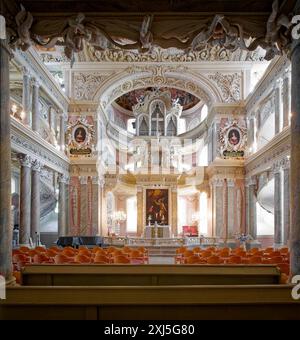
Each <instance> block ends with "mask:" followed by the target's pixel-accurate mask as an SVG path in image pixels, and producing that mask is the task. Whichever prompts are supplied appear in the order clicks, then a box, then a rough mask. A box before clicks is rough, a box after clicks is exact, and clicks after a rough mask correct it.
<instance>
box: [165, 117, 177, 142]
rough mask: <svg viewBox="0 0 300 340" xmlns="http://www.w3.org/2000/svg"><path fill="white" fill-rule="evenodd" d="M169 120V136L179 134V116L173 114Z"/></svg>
mask: <svg viewBox="0 0 300 340" xmlns="http://www.w3.org/2000/svg"><path fill="white" fill-rule="evenodd" d="M167 121H168V125H167V136H173V137H174V136H177V117H175V116H174V115H172V116H171V117H170V118H169V119H168V120H167Z"/></svg>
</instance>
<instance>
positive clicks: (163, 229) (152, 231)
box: [144, 225, 171, 239]
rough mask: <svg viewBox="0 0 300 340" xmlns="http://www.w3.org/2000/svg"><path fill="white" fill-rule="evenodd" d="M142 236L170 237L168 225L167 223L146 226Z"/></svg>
mask: <svg viewBox="0 0 300 340" xmlns="http://www.w3.org/2000/svg"><path fill="white" fill-rule="evenodd" d="M144 238H148V239H149V238H171V232H170V227H169V226H168V225H159V226H146V227H145V229H144Z"/></svg>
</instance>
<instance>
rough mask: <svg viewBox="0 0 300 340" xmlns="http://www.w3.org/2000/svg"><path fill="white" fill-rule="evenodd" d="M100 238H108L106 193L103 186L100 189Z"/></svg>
mask: <svg viewBox="0 0 300 340" xmlns="http://www.w3.org/2000/svg"><path fill="white" fill-rule="evenodd" d="M101 212H102V214H101V236H108V224H107V192H106V190H105V189H104V184H103V186H102V188H101Z"/></svg>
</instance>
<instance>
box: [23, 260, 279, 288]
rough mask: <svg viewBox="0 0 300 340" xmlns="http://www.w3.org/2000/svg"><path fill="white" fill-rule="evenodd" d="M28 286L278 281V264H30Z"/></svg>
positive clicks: (26, 272)
mask: <svg viewBox="0 0 300 340" xmlns="http://www.w3.org/2000/svg"><path fill="white" fill-rule="evenodd" d="M21 280H22V284H23V285H25V286H99V285H105V286H134V285H136V286H163V285H230V284H231V285H232V284H236V285H247V284H278V283H279V282H280V271H279V269H278V268H277V267H276V266H275V265H247V266H245V265H126V264H122V265H117V264H114V265H101V264H99V265H95V264H88V265H70V264H69V265H47V264H45V265H27V266H25V267H24V268H23V270H22V278H21Z"/></svg>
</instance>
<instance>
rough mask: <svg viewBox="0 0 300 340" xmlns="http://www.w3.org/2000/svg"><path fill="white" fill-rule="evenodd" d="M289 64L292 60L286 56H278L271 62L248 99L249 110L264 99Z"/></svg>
mask: <svg viewBox="0 0 300 340" xmlns="http://www.w3.org/2000/svg"><path fill="white" fill-rule="evenodd" d="M289 66H290V62H289V60H288V59H287V58H286V57H276V58H275V59H274V60H273V61H272V62H271V63H270V65H269V66H268V68H267V70H266V72H265V74H264V75H263V77H262V78H261V79H260V81H259V82H258V83H257V84H256V86H255V88H254V90H253V91H252V92H251V93H250V94H249V96H248V97H247V99H246V102H245V105H246V109H247V111H248V112H250V111H251V110H252V109H253V108H254V107H255V105H256V104H257V103H258V102H259V101H260V100H262V99H263V97H264V95H265V94H266V92H267V91H268V90H271V89H272V86H273V85H274V79H276V78H278V75H280V74H281V73H284V72H285V69H286V68H288V67H289Z"/></svg>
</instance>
